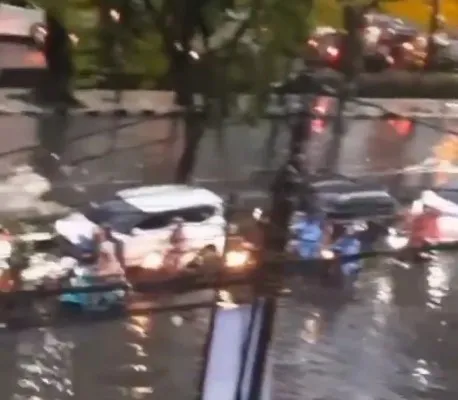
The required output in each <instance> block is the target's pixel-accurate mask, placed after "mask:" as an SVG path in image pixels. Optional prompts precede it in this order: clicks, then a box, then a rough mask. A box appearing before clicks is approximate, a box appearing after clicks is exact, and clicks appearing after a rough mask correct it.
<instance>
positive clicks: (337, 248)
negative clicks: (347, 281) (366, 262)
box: [332, 225, 362, 277]
mask: <svg viewBox="0 0 458 400" xmlns="http://www.w3.org/2000/svg"><path fill="white" fill-rule="evenodd" d="M332 250H333V251H334V252H335V253H337V254H338V255H339V256H344V257H345V256H352V255H355V254H359V253H360V252H361V239H360V238H359V232H358V229H357V227H356V226H354V225H349V226H347V227H345V230H344V233H343V234H342V235H341V236H340V237H339V238H338V239H337V240H336V241H335V243H334V245H333V246H332ZM361 267H362V260H352V261H346V262H343V263H342V264H341V266H340V268H341V272H342V275H343V276H346V277H348V276H352V275H353V276H354V275H356V274H357V273H358V272H359V271H360V270H361Z"/></svg>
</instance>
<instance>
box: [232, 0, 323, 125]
mask: <svg viewBox="0 0 458 400" xmlns="http://www.w3.org/2000/svg"><path fill="white" fill-rule="evenodd" d="M261 3H262V8H260V9H252V12H253V13H255V15H254V17H253V18H252V23H251V24H250V27H249V29H247V32H246V33H245V35H244V37H243V40H241V42H240V43H239V44H238V45H237V46H236V48H235V49H234V50H233V52H232V54H231V56H229V57H228V59H229V60H230V65H229V67H228V74H229V79H230V81H231V82H232V84H233V85H235V86H239V85H240V84H241V83H244V84H245V85H244V86H246V85H248V86H247V88H246V89H247V91H249V92H251V93H254V94H255V96H253V98H252V99H253V100H252V104H251V107H250V110H249V115H247V117H248V118H249V119H250V120H257V116H258V115H259V114H260V112H261V111H262V110H264V107H265V102H266V100H267V95H268V93H269V92H270V90H271V88H270V85H271V83H272V82H275V81H278V80H283V79H284V78H285V77H286V76H287V75H288V74H289V73H290V72H291V69H292V65H293V62H294V61H295V60H296V61H297V59H298V58H300V56H301V53H302V50H303V48H304V44H305V41H306V38H307V36H308V34H309V32H310V31H311V29H313V27H314V21H315V16H314V9H313V1H312V0H303V1H300V0H294V1H293V0H290V1H284V0H264V1H262V2H261Z"/></svg>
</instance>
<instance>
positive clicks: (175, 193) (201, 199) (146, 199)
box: [117, 185, 223, 213]
mask: <svg viewBox="0 0 458 400" xmlns="http://www.w3.org/2000/svg"><path fill="white" fill-rule="evenodd" d="M117 195H118V196H119V197H121V198H122V199H123V200H124V201H125V202H126V203H129V204H130V205H132V206H133V207H135V208H138V209H139V210H142V211H144V212H147V213H154V212H164V211H172V210H177V209H181V208H189V207H195V206H199V205H209V206H219V205H221V204H222V203H223V199H222V198H221V197H220V196H218V195H217V194H216V193H213V192H211V191H210V190H207V189H204V188H199V187H193V186H187V185H155V186H141V187H137V188H132V189H124V190H120V191H119V192H118V193H117Z"/></svg>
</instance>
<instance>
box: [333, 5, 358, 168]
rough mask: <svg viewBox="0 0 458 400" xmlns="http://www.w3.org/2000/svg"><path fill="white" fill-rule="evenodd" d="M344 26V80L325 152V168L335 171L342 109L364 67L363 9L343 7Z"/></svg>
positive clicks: (342, 132) (342, 118)
mask: <svg viewBox="0 0 458 400" xmlns="http://www.w3.org/2000/svg"><path fill="white" fill-rule="evenodd" d="M343 16H344V26H345V29H346V31H347V34H346V36H345V40H344V41H343V48H342V69H343V72H344V74H345V77H346V79H345V82H344V83H343V85H342V86H341V87H340V88H339V93H338V104H337V110H336V111H337V112H336V118H335V120H334V121H333V126H332V138H331V141H330V144H329V146H328V149H327V152H326V157H325V159H326V166H325V170H326V171H327V172H330V173H335V172H336V169H337V168H338V166H339V158H340V153H341V146H342V139H343V135H344V134H345V130H346V129H345V120H344V115H343V113H344V110H345V103H346V101H347V100H348V98H349V94H350V92H351V88H352V86H353V84H354V82H355V81H356V80H357V78H358V76H359V75H360V74H361V72H362V71H363V69H364V59H363V43H362V37H361V30H362V29H363V28H364V9H363V8H361V7H356V6H350V5H346V6H344V8H343Z"/></svg>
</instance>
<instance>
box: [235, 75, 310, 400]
mask: <svg viewBox="0 0 458 400" xmlns="http://www.w3.org/2000/svg"><path fill="white" fill-rule="evenodd" d="M301 79H302V83H303V85H304V86H305V87H304V89H305V90H304V92H305V93H304V94H308V93H310V92H311V91H312V77H311V76H310V75H307V74H304V75H303V76H302V77H301ZM309 103H310V102H309V100H308V99H305V101H303V104H302V112H300V113H298V114H297V115H295V116H294V120H293V123H292V130H291V140H290V154H289V160H288V161H287V163H286V164H285V165H284V166H283V167H281V168H280V170H279V171H278V173H277V176H276V179H275V181H274V182H273V185H272V188H271V210H270V218H269V223H268V224H267V226H266V228H265V238H264V251H263V254H261V256H260V260H259V263H260V264H259V274H260V278H259V281H260V282H263V283H264V285H265V286H264V287H262V288H260V289H261V293H260V296H261V297H258V298H257V300H256V304H255V307H256V310H257V313H256V314H257V315H258V320H257V321H258V326H259V331H258V335H257V337H256V339H257V340H256V343H255V345H254V346H255V347H256V348H255V351H254V350H253V352H254V354H255V356H254V362H253V365H252V368H251V381H250V384H249V391H248V392H247V393H248V395H247V396H246V397H245V398H241V399H239V400H259V399H261V398H262V397H261V396H262V393H263V388H264V385H265V380H266V366H267V365H268V360H267V357H268V351H269V347H270V344H271V340H272V336H273V330H274V323H275V314H276V309H277V300H276V295H277V289H278V288H279V285H281V281H282V278H283V276H282V264H281V263H272V262H270V259H271V258H272V256H274V255H278V254H282V253H283V252H284V251H285V247H286V245H287V243H288V239H289V226H290V220H291V217H292V214H293V212H294V211H295V210H296V208H297V206H298V204H299V203H301V204H304V203H305V202H304V201H303V200H304V197H308V196H303V195H302V194H303V193H305V194H310V193H312V190H311V188H310V185H309V184H310V181H309V176H308V174H307V170H306V164H305V157H304V152H305V150H306V149H305V147H306V144H307V141H308V139H309V137H310V110H309ZM306 200H310V199H309V198H308V199H306ZM308 203H309V204H310V202H308ZM269 283H270V287H269ZM266 286H267V287H266Z"/></svg>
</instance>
